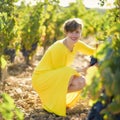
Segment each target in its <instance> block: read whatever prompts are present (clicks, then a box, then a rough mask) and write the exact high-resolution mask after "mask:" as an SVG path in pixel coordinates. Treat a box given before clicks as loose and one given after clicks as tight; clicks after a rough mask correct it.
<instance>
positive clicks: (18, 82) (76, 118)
mask: <svg viewBox="0 0 120 120" xmlns="http://www.w3.org/2000/svg"><path fill="white" fill-rule="evenodd" d="M88 42H89V41H88ZM41 51H42V50H41V49H39V50H38V52H37V53H36V55H35V57H34V58H35V59H34V62H33V64H32V66H27V65H26V64H24V60H23V58H22V57H19V60H16V61H17V62H15V63H14V64H11V65H9V67H8V69H7V70H8V74H7V78H6V79H5V80H4V84H3V85H2V87H1V88H0V89H1V91H2V92H6V93H8V94H9V95H10V96H11V97H12V98H13V99H14V101H15V104H16V105H17V107H18V108H20V109H21V110H22V112H23V113H24V115H25V120H86V117H87V114H88V111H89V109H90V107H89V105H88V100H87V99H84V100H83V99H80V100H79V101H78V103H77V104H76V105H75V106H74V107H73V108H71V109H67V116H66V117H60V116H57V115H55V114H52V113H48V112H46V111H45V110H43V109H42V107H41V102H40V98H39V96H38V94H37V93H36V92H35V91H34V90H33V88H32V85H31V76H32V73H33V70H34V68H35V67H36V65H37V64H38V62H39V60H40V59H41V53H42V52H41ZM88 63H89V58H88V57H86V56H83V55H80V54H78V55H77V57H76V59H75V61H74V63H73V67H75V68H76V69H78V70H79V71H81V73H82V74H85V73H84V71H82V69H83V68H84V67H86V66H87V65H88Z"/></svg>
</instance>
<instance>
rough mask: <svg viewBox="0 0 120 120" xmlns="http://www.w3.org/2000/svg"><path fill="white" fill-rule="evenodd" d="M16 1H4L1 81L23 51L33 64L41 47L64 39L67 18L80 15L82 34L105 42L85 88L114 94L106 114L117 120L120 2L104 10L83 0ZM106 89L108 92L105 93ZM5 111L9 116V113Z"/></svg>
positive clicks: (0, 29) (0, 15) (95, 96)
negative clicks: (64, 0)
mask: <svg viewBox="0 0 120 120" xmlns="http://www.w3.org/2000/svg"><path fill="white" fill-rule="evenodd" d="M16 2H18V0H1V1H0V6H1V7H0V82H2V80H3V77H2V70H3V69H4V68H5V67H6V66H7V65H8V64H9V63H13V62H14V58H15V56H17V54H18V53H19V52H22V54H23V56H24V58H25V62H26V64H27V65H30V64H31V63H30V60H31V59H32V57H33V56H34V54H36V50H37V47H39V46H42V47H43V48H44V50H46V49H47V47H48V46H50V45H51V44H52V43H53V42H55V41H56V40H59V39H62V38H63V37H64V33H63V29H62V25H63V23H64V21H65V20H67V19H69V18H74V17H78V18H81V19H82V20H83V21H84V29H83V32H82V37H83V38H88V37H89V36H93V37H94V38H95V40H96V41H97V42H98V43H100V42H101V41H102V44H101V45H99V47H98V52H97V54H96V57H97V58H98V61H99V64H98V66H97V67H96V68H94V70H92V71H93V73H92V71H91V72H90V73H89V72H88V78H89V79H90V80H91V83H89V84H88V85H87V87H86V88H85V94H88V92H87V91H88V90H89V91H90V94H91V96H92V98H93V99H94V100H98V99H100V98H101V96H102V99H101V100H102V101H105V100H106V97H112V101H111V102H110V103H109V104H108V106H107V108H106V109H105V110H104V113H105V119H106V120H115V118H114V115H115V114H120V87H119V84H120V77H119V74H120V1H119V0H115V2H114V5H115V7H114V8H112V9H104V10H103V9H97V8H96V9H89V8H86V7H85V6H84V4H83V1H82V0H76V2H74V3H70V4H69V6H66V7H63V6H60V5H59V0H44V2H36V5H29V4H27V5H26V4H25V2H21V4H20V5H15V3H16ZM105 2H106V0H100V5H101V6H104V4H105ZM95 71H96V72H95ZM103 88H104V90H105V94H103V93H102V94H101V89H103ZM2 96H3V95H1V97H2ZM2 98H4V97H2ZM2 102H3V104H4V101H3V100H1V101H0V103H2ZM6 104H7V103H6ZM12 107H14V105H13V106H12ZM5 108H6V107H5ZM14 108H15V107H14ZM0 112H1V111H0ZM1 113H2V115H5V112H1ZM11 116H12V117H13V115H11ZM111 116H112V117H111ZM12 117H11V118H12Z"/></svg>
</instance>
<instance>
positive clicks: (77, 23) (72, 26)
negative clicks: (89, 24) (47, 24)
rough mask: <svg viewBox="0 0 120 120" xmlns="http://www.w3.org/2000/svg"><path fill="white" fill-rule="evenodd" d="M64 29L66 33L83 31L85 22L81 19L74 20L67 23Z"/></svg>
mask: <svg viewBox="0 0 120 120" xmlns="http://www.w3.org/2000/svg"><path fill="white" fill-rule="evenodd" d="M63 28H64V31H65V32H73V31H75V30H76V29H78V28H80V29H81V30H82V28H83V22H82V20H81V19H79V18H72V19H69V20H67V21H65V23H64V25H63Z"/></svg>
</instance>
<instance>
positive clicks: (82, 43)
mask: <svg viewBox="0 0 120 120" xmlns="http://www.w3.org/2000/svg"><path fill="white" fill-rule="evenodd" d="M86 45H87V44H86V43H85V42H83V41H80V40H79V41H78V42H77V43H76V44H75V46H86Z"/></svg>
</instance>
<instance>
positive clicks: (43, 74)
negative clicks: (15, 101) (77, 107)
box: [32, 18, 95, 116]
mask: <svg viewBox="0 0 120 120" xmlns="http://www.w3.org/2000/svg"><path fill="white" fill-rule="evenodd" d="M82 28H83V24H82V21H81V20H80V19H79V18H73V19H69V20H67V21H66V22H65V23H64V32H65V34H66V37H65V38H63V39H62V40H58V41H56V42H55V43H54V44H53V45H51V46H50V47H49V48H48V49H47V51H46V52H45V54H44V56H43V57H42V59H41V60H40V62H39V64H38V66H37V67H36V68H35V70H34V72H33V76H32V85H33V88H34V89H35V90H36V92H37V93H38V94H39V96H40V99H41V102H42V106H43V108H44V109H45V110H47V111H48V112H52V113H55V114H57V115H59V116H65V115H66V107H70V106H72V105H74V103H76V101H77V100H78V98H79V96H80V91H81V90H82V89H83V87H84V86H85V77H84V76H82V75H81V74H80V73H78V72H77V71H76V70H75V69H74V68H72V67H71V63H72V62H73V60H74V58H75V55H76V54H77V53H78V52H81V53H83V54H86V55H93V54H94V51H95V49H94V48H92V47H90V46H88V45H86V44H85V43H83V42H82V41H80V38H81V33H82Z"/></svg>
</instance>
